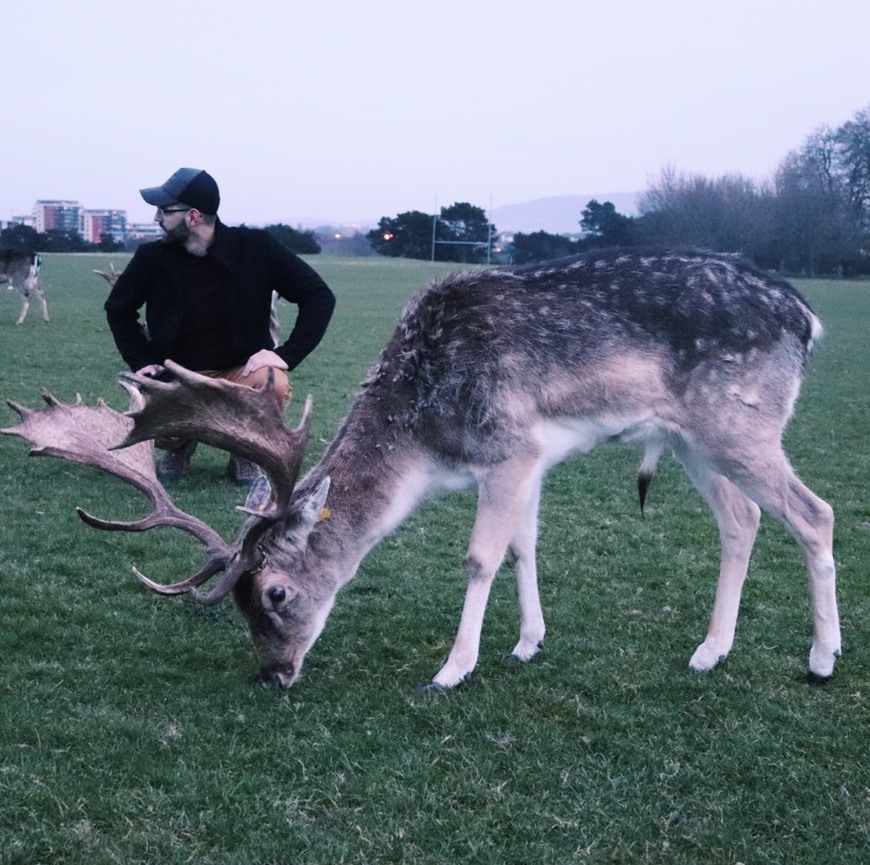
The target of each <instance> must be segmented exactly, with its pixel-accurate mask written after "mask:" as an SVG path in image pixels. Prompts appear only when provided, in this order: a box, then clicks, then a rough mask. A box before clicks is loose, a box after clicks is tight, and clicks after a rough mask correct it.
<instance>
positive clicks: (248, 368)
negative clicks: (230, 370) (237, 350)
mask: <svg viewBox="0 0 870 865" xmlns="http://www.w3.org/2000/svg"><path fill="white" fill-rule="evenodd" d="M265 366H274V367H275V368H276V369H287V364H286V363H285V362H284V361H283V360H282V359H281V357H280V356H279V355H277V354H275V352H274V351H269V349H267V348H261V349H260V350H259V351H258V352H257V353H256V354H252V355H251V356H250V357H249V358H248V362H247V363H246V364H245V368H244V369H243V370H242V377H243V378H246V377H247V376H249V375H250V374H251V373H252V372H256V371H257V370H258V369H262V368H263V367H265Z"/></svg>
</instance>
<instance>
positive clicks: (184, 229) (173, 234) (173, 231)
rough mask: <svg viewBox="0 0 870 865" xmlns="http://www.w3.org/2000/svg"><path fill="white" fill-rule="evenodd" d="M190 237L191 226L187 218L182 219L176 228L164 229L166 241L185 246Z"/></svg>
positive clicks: (164, 240)
mask: <svg viewBox="0 0 870 865" xmlns="http://www.w3.org/2000/svg"><path fill="white" fill-rule="evenodd" d="M161 227H162V226H161ZM188 237H190V226H189V225H188V224H187V220H186V219H182V220H181V222H179V223H178V225H176V226H175V228H164V229H163V242H164V243H174V244H177V245H178V246H184V244H185V243H187V238H188Z"/></svg>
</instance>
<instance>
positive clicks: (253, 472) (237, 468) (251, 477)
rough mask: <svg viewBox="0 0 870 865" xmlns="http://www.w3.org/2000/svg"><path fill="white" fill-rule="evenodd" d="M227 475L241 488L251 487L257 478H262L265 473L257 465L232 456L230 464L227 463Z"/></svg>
mask: <svg viewBox="0 0 870 865" xmlns="http://www.w3.org/2000/svg"><path fill="white" fill-rule="evenodd" d="M227 474H228V475H229V476H230V478H232V480H233V482H234V483H237V484H238V485H239V486H241V487H249V486H251V485H252V484H253V483H254V482H255V481H256V480H257V478H259V477H262V475H263V472H262V471H260V467H259V466H258V465H257V464H256V463H252V462H251V461H250V460H246V459H245V458H244V457H237V456H236V455H235V454H232V456H230V461H229V463H227Z"/></svg>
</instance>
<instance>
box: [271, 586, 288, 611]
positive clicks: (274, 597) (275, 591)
mask: <svg viewBox="0 0 870 865" xmlns="http://www.w3.org/2000/svg"><path fill="white" fill-rule="evenodd" d="M266 595H267V596H268V597H269V600H270V601H271V602H272V603H273V604H274V605H275V606H276V607H277V606H278V604H280V603H282V602H283V600H284V598H286V597H287V591H286V590H285V588H284V587H283V586H272V588H270V589H269V591H268V592H266Z"/></svg>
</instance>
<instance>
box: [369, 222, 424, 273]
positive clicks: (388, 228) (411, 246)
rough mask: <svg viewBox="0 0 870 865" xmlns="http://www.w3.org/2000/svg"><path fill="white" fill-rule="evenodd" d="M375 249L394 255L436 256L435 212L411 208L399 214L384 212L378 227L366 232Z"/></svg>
mask: <svg viewBox="0 0 870 865" xmlns="http://www.w3.org/2000/svg"><path fill="white" fill-rule="evenodd" d="M366 237H367V238H368V241H369V243H371V245H372V249H374V250H375V252H377V253H379V254H380V255H387V256H390V257H392V258H419V259H423V260H424V261H425V260H428V259H430V258H431V257H432V216H431V215H430V214H428V213H422V212H421V211H419V210H409V211H406V212H405V213H400V214H399V215H398V216H394V217H389V216H382V217H381V218H380V220H378V227H377V228H374V229H372V230H371V231H369V232H368V234H366Z"/></svg>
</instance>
